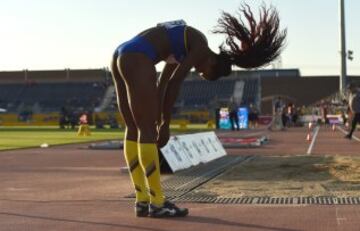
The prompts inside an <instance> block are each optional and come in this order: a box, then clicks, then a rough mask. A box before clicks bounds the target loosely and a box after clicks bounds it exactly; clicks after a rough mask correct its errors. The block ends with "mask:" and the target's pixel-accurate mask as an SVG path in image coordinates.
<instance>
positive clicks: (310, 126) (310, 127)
mask: <svg viewBox="0 0 360 231" xmlns="http://www.w3.org/2000/svg"><path fill="white" fill-rule="evenodd" d="M312 126H313V124H312V122H309V130H311V129H312Z"/></svg>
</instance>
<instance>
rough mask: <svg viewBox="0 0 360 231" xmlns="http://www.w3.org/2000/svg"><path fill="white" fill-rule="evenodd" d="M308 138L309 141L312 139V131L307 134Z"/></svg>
mask: <svg viewBox="0 0 360 231" xmlns="http://www.w3.org/2000/svg"><path fill="white" fill-rule="evenodd" d="M306 140H307V141H311V133H310V132H309V133H308V134H307V136H306Z"/></svg>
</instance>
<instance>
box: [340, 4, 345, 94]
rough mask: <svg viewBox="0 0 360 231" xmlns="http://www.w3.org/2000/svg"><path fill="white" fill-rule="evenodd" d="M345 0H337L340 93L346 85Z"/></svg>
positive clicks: (342, 92)
mask: <svg viewBox="0 0 360 231" xmlns="http://www.w3.org/2000/svg"><path fill="white" fill-rule="evenodd" d="M344 2H345V0H339V3H340V7H339V8H340V56H341V73H340V79H339V90H340V94H341V95H343V94H344V93H345V86H346V38H345V7H344Z"/></svg>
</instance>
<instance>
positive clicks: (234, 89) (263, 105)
mask: <svg viewBox="0 0 360 231" xmlns="http://www.w3.org/2000/svg"><path fill="white" fill-rule="evenodd" d="M350 79H353V80H354V79H355V80H356V79H357V78H356V77H351V78H350ZM337 90H338V77H337V76H328V77H301V76H300V73H299V71H298V70H297V69H288V70H254V71H234V72H233V73H232V74H231V75H230V76H229V77H226V78H223V79H220V80H218V81H215V82H209V81H204V80H202V79H201V78H200V77H199V76H198V75H197V74H195V73H190V74H189V76H188V77H187V78H186V80H185V81H184V82H183V85H182V88H181V91H180V94H179V97H178V98H177V101H176V104H175V107H174V114H175V115H174V117H175V118H176V116H179V115H181V114H184V113H185V114H186V112H200V113H198V115H200V114H201V116H202V117H204V115H205V119H201V120H207V119H209V117H211V116H213V115H212V112H213V111H214V109H216V108H219V107H226V106H227V105H228V104H229V102H230V101H232V102H234V101H235V103H236V104H237V105H238V106H249V105H255V106H256V107H257V108H258V109H259V110H260V112H261V113H262V114H271V107H272V105H271V103H272V102H271V101H264V100H263V99H264V98H267V99H269V98H271V97H276V96H277V95H285V96H287V97H288V98H292V99H294V101H295V102H294V103H296V104H297V105H310V104H311V103H314V102H316V101H318V100H320V99H322V98H325V97H328V96H330V95H332V94H334V93H335V92H337ZM63 107H66V108H67V109H68V110H71V111H77V110H82V111H90V112H93V111H95V112H107V113H117V111H118V109H117V106H116V96H115V90H114V86H113V83H112V79H111V74H110V73H109V71H108V70H107V69H106V68H104V69H92V70H91V69H88V70H70V69H64V70H51V71H29V70H23V71H13V72H0V108H3V109H6V110H7V112H6V113H8V114H11V113H13V114H37V113H40V114H41V113H42V114H47V113H60V111H61V110H62V108H63ZM206 112H207V114H206Z"/></svg>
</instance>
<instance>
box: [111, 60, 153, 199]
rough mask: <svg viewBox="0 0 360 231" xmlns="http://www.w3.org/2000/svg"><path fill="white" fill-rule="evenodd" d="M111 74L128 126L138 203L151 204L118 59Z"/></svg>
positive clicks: (130, 165) (128, 153) (128, 158)
mask: <svg viewBox="0 0 360 231" xmlns="http://www.w3.org/2000/svg"><path fill="white" fill-rule="evenodd" d="M111 72H112V76H113V80H114V84H115V90H116V95H117V102H118V106H119V111H120V113H121V114H122V117H123V118H124V121H125V125H126V128H125V135H124V155H125V160H126V163H127V166H128V168H129V172H130V176H131V181H132V183H133V186H134V189H135V194H136V202H137V203H138V202H149V201H150V198H149V196H148V193H147V187H146V183H145V174H144V172H143V169H142V168H141V166H140V164H139V163H140V162H139V155H138V147H137V146H138V145H137V137H138V133H137V127H136V125H135V122H134V119H133V116H132V113H131V111H130V108H129V104H128V98H127V93H126V86H125V82H124V80H123V78H122V77H121V75H120V73H119V70H118V68H117V60H116V59H114V60H112V62H111Z"/></svg>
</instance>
